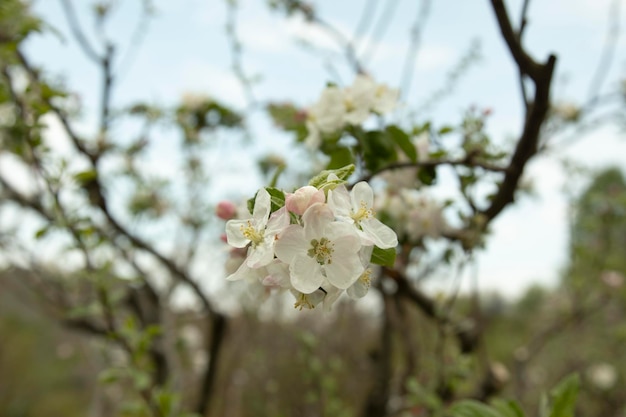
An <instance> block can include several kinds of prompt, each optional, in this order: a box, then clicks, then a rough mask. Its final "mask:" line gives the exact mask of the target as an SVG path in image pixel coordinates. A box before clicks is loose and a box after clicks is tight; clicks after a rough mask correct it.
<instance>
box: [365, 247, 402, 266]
mask: <svg viewBox="0 0 626 417" xmlns="http://www.w3.org/2000/svg"><path fill="white" fill-rule="evenodd" d="M370 262H371V263H373V264H376V265H381V266H388V267H393V264H394V263H395V262H396V248H389V249H381V248H379V247H378V246H374V251H373V252H372V257H371V258H370Z"/></svg>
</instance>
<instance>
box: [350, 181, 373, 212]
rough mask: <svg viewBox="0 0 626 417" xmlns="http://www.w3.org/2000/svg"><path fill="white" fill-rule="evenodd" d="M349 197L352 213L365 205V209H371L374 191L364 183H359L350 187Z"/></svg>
mask: <svg viewBox="0 0 626 417" xmlns="http://www.w3.org/2000/svg"><path fill="white" fill-rule="evenodd" d="M350 197H352V209H353V210H354V211H358V210H359V209H360V208H361V207H362V205H365V207H366V208H367V209H371V208H372V207H373V206H374V190H372V187H370V185H369V184H368V183H367V182H365V181H361V182H359V183H357V184H355V185H354V187H352V191H351V192H350Z"/></svg>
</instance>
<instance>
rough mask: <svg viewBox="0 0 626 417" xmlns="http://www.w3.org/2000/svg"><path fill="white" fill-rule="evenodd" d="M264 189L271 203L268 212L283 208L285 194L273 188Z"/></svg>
mask: <svg viewBox="0 0 626 417" xmlns="http://www.w3.org/2000/svg"><path fill="white" fill-rule="evenodd" d="M265 189H266V190H267V192H268V193H269V195H270V201H271V202H272V208H271V210H270V211H271V212H272V213H273V212H275V211H276V210H278V209H280V208H282V207H284V206H285V193H284V192H283V190H280V189H278V188H275V187H265Z"/></svg>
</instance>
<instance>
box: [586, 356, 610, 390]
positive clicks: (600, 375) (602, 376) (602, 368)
mask: <svg viewBox="0 0 626 417" xmlns="http://www.w3.org/2000/svg"><path fill="white" fill-rule="evenodd" d="M586 375H587V378H588V379H589V381H591V383H592V384H594V385H595V386H596V387H597V388H599V389H601V390H609V389H611V388H613V387H614V386H615V383H616V382H617V377H618V375H617V371H616V370H615V367H614V366H613V365H611V364H609V363H606V362H600V363H595V364H593V365H591V366H589V367H588V368H587V371H586Z"/></svg>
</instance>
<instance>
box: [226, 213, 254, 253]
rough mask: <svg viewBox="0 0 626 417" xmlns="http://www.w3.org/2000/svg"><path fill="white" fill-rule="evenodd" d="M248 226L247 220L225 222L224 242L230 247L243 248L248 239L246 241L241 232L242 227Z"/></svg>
mask: <svg viewBox="0 0 626 417" xmlns="http://www.w3.org/2000/svg"><path fill="white" fill-rule="evenodd" d="M247 226H248V220H229V221H227V222H226V241H227V242H228V244H229V245H230V246H233V247H235V248H243V247H245V246H246V245H247V244H248V243H250V239H246V238H245V237H244V235H243V233H242V232H241V229H242V228H243V227H247Z"/></svg>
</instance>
